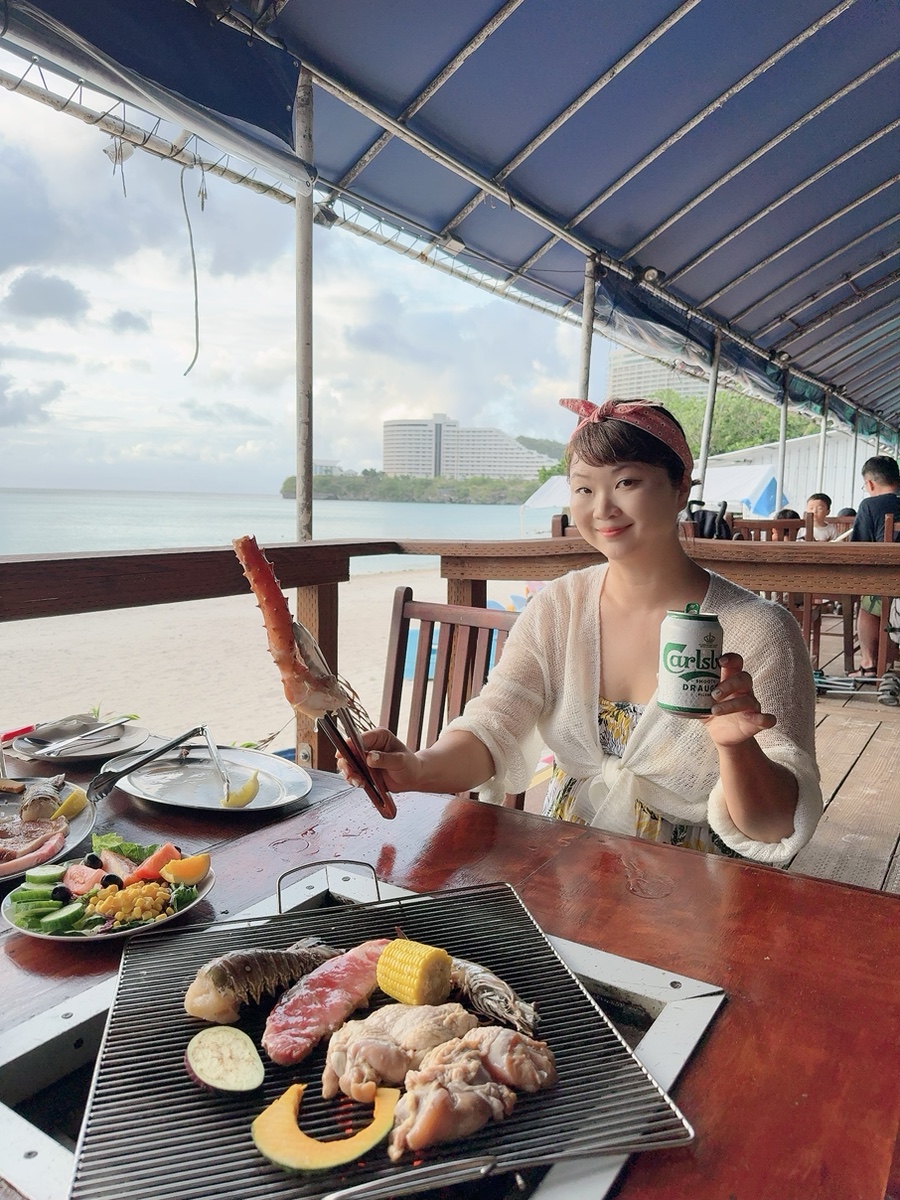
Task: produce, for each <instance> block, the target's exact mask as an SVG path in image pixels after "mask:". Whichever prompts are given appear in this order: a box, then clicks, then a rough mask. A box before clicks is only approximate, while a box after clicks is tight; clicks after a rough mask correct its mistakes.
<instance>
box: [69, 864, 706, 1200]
mask: <svg viewBox="0 0 900 1200" xmlns="http://www.w3.org/2000/svg"><path fill="white" fill-rule="evenodd" d="M393 890H394V891H396V889H393ZM279 895H280V891H279ZM397 928H400V929H402V931H403V933H404V934H406V935H407V936H409V937H412V938H415V939H417V940H420V941H425V942H430V943H433V944H437V945H443V946H445V947H446V948H447V949H448V950H449V951H450V952H451V953H452V954H454V955H456V956H458V957H464V958H468V959H471V960H474V961H476V962H482V963H484V964H485V965H487V966H489V967H490V968H491V969H492V970H494V971H495V972H496V973H497V974H499V975H501V976H502V977H503V978H504V979H506V980H507V982H509V983H510V984H511V985H512V986H513V987H514V988H515V989H516V991H518V992H519V994H520V995H521V996H522V997H523V998H524V999H527V1000H529V1001H531V1002H534V1003H536V1004H537V1007H538V1011H539V1013H540V1016H541V1023H540V1026H539V1029H538V1031H537V1032H538V1036H540V1037H542V1038H544V1039H546V1040H547V1041H548V1042H549V1044H550V1046H551V1048H552V1049H553V1051H554V1053H555V1055H556V1059H557V1068H558V1071H559V1082H558V1084H557V1086H556V1087H555V1088H553V1089H552V1090H550V1091H546V1092H539V1093H537V1094H535V1095H531V1096H529V1095H520V1096H519V1099H518V1102H517V1104H516V1107H515V1109H514V1110H513V1113H512V1114H511V1116H510V1117H509V1118H507V1119H506V1120H505V1121H503V1122H501V1123H491V1124H489V1125H488V1126H487V1127H485V1129H483V1130H481V1131H480V1132H479V1133H477V1134H475V1135H473V1136H470V1137H468V1138H466V1139H463V1140H460V1141H456V1142H452V1143H448V1144H446V1145H442V1146H436V1147H434V1148H432V1149H430V1150H428V1151H426V1152H422V1153H420V1154H418V1155H416V1156H415V1157H414V1158H413V1157H412V1156H408V1158H407V1160H405V1161H404V1162H402V1163H400V1164H392V1163H390V1161H389V1160H388V1159H387V1156H386V1153H385V1148H384V1145H383V1144H382V1145H381V1146H379V1147H377V1148H376V1149H375V1150H374V1151H372V1152H370V1153H369V1154H367V1155H366V1156H364V1157H363V1158H362V1159H361V1160H359V1161H358V1162H355V1163H353V1164H349V1165H348V1166H346V1167H344V1168H340V1169H338V1170H335V1171H330V1172H321V1173H315V1174H307V1175H288V1174H286V1173H285V1172H283V1171H282V1170H280V1169H279V1168H278V1167H275V1166H274V1165H272V1164H270V1163H269V1162H267V1161H266V1160H265V1159H263V1158H262V1156H261V1155H259V1153H258V1152H257V1151H256V1149H255V1147H254V1145H253V1142H252V1139H251V1137H250V1122H251V1121H252V1119H253V1117H254V1116H256V1115H257V1113H259V1112H260V1111H261V1110H262V1108H263V1107H265V1105H266V1104H268V1103H269V1102H270V1101H272V1100H273V1099H275V1098H276V1097H277V1096H278V1095H280V1094H281V1092H282V1091H283V1090H284V1089H285V1088H286V1087H287V1086H288V1084H289V1083H291V1082H295V1081H298V1080H302V1081H304V1082H307V1083H308V1084H309V1086H308V1087H307V1091H306V1093H305V1095H304V1099H303V1105H302V1108H301V1124H302V1127H303V1129H304V1130H305V1131H306V1132H307V1133H309V1134H310V1135H311V1136H313V1137H320V1138H329V1137H337V1136H341V1135H342V1134H346V1133H348V1132H351V1131H352V1130H353V1129H355V1128H358V1127H360V1126H362V1125H364V1124H366V1123H367V1121H368V1119H369V1110H368V1109H363V1108H361V1107H360V1106H358V1105H354V1104H353V1103H352V1102H350V1101H346V1102H336V1101H328V1102H327V1103H326V1102H324V1101H323V1100H322V1099H321V1095H320V1090H319V1079H320V1077H321V1070H322V1065H323V1062H324V1045H323V1046H321V1047H319V1048H318V1049H317V1050H316V1051H315V1052H314V1053H313V1054H312V1055H310V1057H309V1058H308V1059H306V1060H304V1062H302V1063H300V1064H298V1065H297V1066H296V1067H292V1068H282V1067H277V1066H276V1065H275V1064H271V1063H268V1064H267V1067H266V1080H265V1083H264V1085H263V1088H262V1089H261V1091H260V1092H257V1093H251V1094H249V1095H242V1096H228V1097H224V1096H219V1095H209V1094H206V1093H204V1092H202V1091H201V1090H200V1089H198V1088H197V1087H196V1086H195V1085H194V1084H193V1083H191V1081H190V1080H189V1079H188V1077H187V1075H186V1074H185V1072H184V1071H183V1069H182V1065H181V1060H182V1055H183V1052H184V1048H185V1046H186V1045H187V1042H188V1040H189V1039H190V1037H191V1036H192V1034H193V1033H194V1032H196V1030H197V1029H198V1028H199V1027H200V1023H199V1022H197V1021H195V1020H193V1019H192V1018H190V1017H188V1016H187V1014H186V1013H185V1012H184V1009H183V996H184V992H185V989H186V987H187V985H188V983H189V982H190V980H191V979H192V978H193V976H194V974H195V972H196V971H197V970H198V969H199V967H200V966H202V965H203V963H205V962H207V961H208V960H209V959H210V958H213V957H215V956H217V955H219V954H223V953H226V952H227V951H229V950H234V949H239V948H244V947H249V946H270V947H286V946H288V945H290V944H291V943H292V942H294V941H296V940H297V939H298V938H300V937H303V936H307V935H310V934H313V935H318V936H320V937H322V938H323V940H325V941H327V942H329V943H330V944H333V945H337V946H344V947H349V946H352V945H356V944H357V943H359V942H362V941H366V940H368V939H369V938H374V937H380V936H393V935H394V933H395V932H396V930H397ZM379 996H380V993H378V992H376V994H375V997H373V1003H377V1000H376V997H379ZM719 996H721V993H719ZM264 1020H265V1013H264V1011H263V1010H260V1009H258V1008H256V1007H254V1006H250V1007H248V1008H246V1009H245V1010H244V1011H243V1012H242V1017H241V1021H240V1026H241V1028H244V1029H245V1030H246V1031H247V1032H248V1033H249V1034H250V1035H251V1036H252V1037H253V1038H254V1040H256V1041H257V1042H258V1041H259V1037H260V1035H261V1032H262V1028H263V1025H264ZM692 1136H693V1131H692V1130H691V1128H690V1126H689V1124H688V1123H687V1121H686V1120H685V1119H684V1117H683V1116H682V1115H681V1113H680V1112H679V1111H678V1109H677V1108H676V1107H675V1105H674V1104H673V1102H672V1101H671V1100H670V1099H669V1097H668V1096H667V1095H666V1094H665V1093H664V1092H663V1091H662V1089H661V1088H660V1087H659V1085H658V1084H657V1083H656V1082H655V1081H654V1080H653V1079H652V1078H651V1077H650V1075H649V1074H648V1073H647V1071H646V1070H645V1069H644V1067H643V1066H642V1065H641V1064H640V1062H639V1061H638V1060H637V1058H636V1057H635V1056H634V1055H633V1054H632V1052H631V1051H630V1049H629V1048H628V1046H627V1044H626V1043H625V1041H624V1040H623V1038H622V1037H621V1036H620V1034H619V1033H618V1032H617V1031H616V1029H615V1027H614V1026H613V1025H612V1023H611V1022H610V1021H609V1020H608V1018H607V1017H606V1016H605V1015H604V1013H603V1011H602V1010H601V1009H600V1007H599V1006H598V1004H597V1003H596V1002H595V1000H594V999H593V998H592V997H591V995H589V993H588V991H587V990H586V989H585V988H584V987H583V986H582V984H581V983H580V982H579V980H578V979H577V978H576V976H575V975H574V974H573V973H572V971H570V969H569V968H568V967H567V966H566V965H565V963H564V962H563V960H562V959H561V958H560V956H559V955H558V954H557V952H556V951H555V949H554V948H553V946H552V945H551V943H550V941H549V940H548V939H547V938H546V937H545V935H544V934H543V933H542V931H541V930H540V929H539V928H538V926H537V925H536V923H535V922H534V920H533V919H532V917H531V916H530V914H529V913H528V911H527V910H526V909H525V907H524V906H523V904H522V903H521V901H520V900H519V898H518V896H517V895H516V893H515V892H514V891H513V890H512V889H511V888H510V887H508V886H507V885H504V884H495V885H488V886H479V887H473V888H465V889H459V890H456V891H452V892H441V893H434V894H428V895H415V894H405V895H401V896H400V897H398V898H391V899H380V900H375V901H372V902H369V903H362V904H350V905H347V904H343V905H329V906H327V907H324V908H317V909H315V910H313V911H303V910H301V911H291V912H287V913H282V914H276V915H273V916H269V917H263V918H259V919H251V920H246V919H244V920H240V921H231V922H225V923H217V924H215V925H209V926H194V927H191V928H189V929H177V928H174V929H172V930H171V931H166V930H160V932H159V933H158V934H153V935H145V936H143V937H141V938H135V939H133V940H132V941H131V942H129V944H128V947H127V950H126V953H125V955H124V957H123V961H122V967H121V971H120V976H119V983H118V989H117V993H116V997H115V1001H114V1003H113V1005H112V1008H111V1011H110V1016H109V1020H108V1023H107V1029H106V1033H105V1036H104V1041H103V1045H102V1047H101V1053H100V1058H99V1062H98V1066H97V1070H96V1073H95V1077H94V1083H93V1087H92V1092H91V1096H90V1099H89V1103H88V1111H87V1114H86V1117H85V1122H84V1125H83V1128H82V1134H81V1138H80V1141H79V1145H78V1149H77V1151H76V1167H75V1172H74V1178H73V1182H72V1190H71V1193H70V1194H71V1197H72V1200H107V1198H108V1200H159V1197H160V1196H162V1195H171V1196H176V1197H178V1200H207V1198H209V1197H216V1198H217V1200H232V1198H233V1200H250V1198H252V1197H256V1196H259V1197H263V1196H264V1197H266V1198H267V1200H268V1198H270V1197H271V1198H272V1200H280V1198H285V1200H288V1198H290V1200H294V1198H301V1197H303V1198H306V1197H309V1198H313V1197H315V1198H323V1197H326V1196H329V1197H331V1196H336V1195H339V1194H341V1193H343V1192H346V1194H347V1195H352V1196H354V1197H360V1198H362V1197H365V1198H367V1200H369V1198H371V1200H376V1198H379V1197H389V1196H394V1195H400V1194H405V1193H410V1192H420V1191H425V1190H427V1189H431V1188H435V1187H446V1186H447V1185H449V1184H452V1183H455V1182H458V1181H467V1180H469V1181H471V1180H478V1179H482V1178H484V1177H486V1176H488V1175H494V1174H497V1173H504V1172H519V1173H520V1174H524V1176H525V1179H523V1182H525V1183H528V1184H530V1185H534V1184H535V1183H537V1182H538V1181H539V1178H540V1174H541V1172H540V1171H535V1170H533V1168H538V1167H541V1166H544V1165H546V1164H550V1163H555V1162H559V1161H561V1160H567V1159H580V1158H583V1157H584V1156H587V1155H590V1156H594V1155H612V1154H617V1155H619V1154H624V1153H628V1152H633V1151H637V1150H649V1149H653V1148H655V1147H661V1146H671V1145H677V1144H681V1143H684V1142H687V1141H689V1140H690V1138H691V1137H692ZM490 1188H491V1191H490V1194H491V1195H493V1196H498V1195H500V1194H502V1190H503V1189H502V1186H501V1183H500V1181H499V1180H496V1179H493V1180H491V1181H490ZM350 1189H352V1191H351V1190H350ZM520 1194H521V1193H520ZM593 1194H594V1195H597V1194H598V1193H597V1192H596V1191H594V1193H593Z"/></svg>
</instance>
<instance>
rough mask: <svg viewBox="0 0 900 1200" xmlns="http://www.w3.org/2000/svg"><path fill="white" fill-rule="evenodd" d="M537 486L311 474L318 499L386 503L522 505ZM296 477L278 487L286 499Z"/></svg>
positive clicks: (476, 479)
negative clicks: (385, 501)
mask: <svg viewBox="0 0 900 1200" xmlns="http://www.w3.org/2000/svg"><path fill="white" fill-rule="evenodd" d="M536 487H537V484H536V483H535V481H534V480H533V479H487V478H485V477H483V476H473V477H471V478H469V479H445V478H443V477H439V478H437V479H419V478H414V477H412V476H409V475H385V474H384V472H383V471H372V470H366V471H363V472H362V474H361V475H314V476H313V481H312V491H313V497H314V498H315V499H319V500H389V501H394V502H405V503H413V504H524V502H525V501H526V500H527V499H528V497H529V496H530V495H531V493H532V492H533V491H534V490H535V488H536ZM296 491H297V478H296V476H295V475H291V476H290V477H289V478H287V479H286V480H285V481H284V483H283V484H282V485H281V494H282V496H284V497H285V499H291V500H292V499H293V498H294V496H295V495H296Z"/></svg>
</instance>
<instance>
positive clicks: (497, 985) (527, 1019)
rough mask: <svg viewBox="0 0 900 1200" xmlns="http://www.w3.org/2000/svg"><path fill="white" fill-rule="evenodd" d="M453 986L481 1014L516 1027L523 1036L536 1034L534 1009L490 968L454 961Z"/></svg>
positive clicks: (460, 960) (451, 972)
mask: <svg viewBox="0 0 900 1200" xmlns="http://www.w3.org/2000/svg"><path fill="white" fill-rule="evenodd" d="M450 982H451V984H452V986H453V988H454V990H455V991H457V992H458V993H459V994H460V995H461V996H462V997H463V998H464V999H465V1000H468V1002H469V1004H471V1006H472V1008H474V1009H475V1011H476V1012H477V1013H481V1014H482V1016H485V1017H490V1018H491V1019H492V1020H494V1021H501V1022H502V1023H503V1024H504V1025H512V1026H513V1027H514V1028H515V1029H518V1031H519V1033H525V1034H528V1035H531V1034H533V1033H534V1029H535V1026H536V1025H537V1023H538V1014H537V1010H536V1009H535V1007H534V1005H533V1004H528V1003H526V1001H524V1000H522V999H520V998H519V996H518V995H517V994H516V993H515V992H514V991H513V989H512V988H511V987H510V986H509V984H508V983H507V982H506V980H505V979H501V978H500V976H499V975H495V974H494V972H493V971H489V970H488V969H487V967H483V966H482V965H481V964H480V963H475V962H469V960H468V959H466V958H454V959H452V960H451V964H450Z"/></svg>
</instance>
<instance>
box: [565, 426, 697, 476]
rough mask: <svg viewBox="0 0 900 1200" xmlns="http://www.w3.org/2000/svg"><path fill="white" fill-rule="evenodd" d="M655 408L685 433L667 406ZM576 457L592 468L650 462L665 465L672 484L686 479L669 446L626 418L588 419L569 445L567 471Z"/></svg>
mask: <svg viewBox="0 0 900 1200" xmlns="http://www.w3.org/2000/svg"><path fill="white" fill-rule="evenodd" d="M656 411H657V412H659V413H661V414H662V415H663V416H664V417H667V418H668V419H669V420H670V421H671V422H672V425H673V430H672V432H673V433H674V432H675V430H676V429H677V430H678V431H679V432H680V433H681V434H682V436H683V435H684V430H683V429H682V427H681V424H680V423H679V421H678V420H677V419H676V418H675V417H673V416H672V414H671V413H670V412H669V410H668V409H666V408H663V407H662V406H661V405H660V406H658V407H657V408H656ZM573 456H577V457H578V458H580V459H581V461H582V462H586V463H588V464H590V466H592V467H609V466H612V465H613V463H617V462H639V463H647V464H648V466H651V467H662V468H663V470H664V471H665V472H666V474H667V475H668V476H669V479H670V481H671V483H672V486H673V487H676V488H677V487H681V485H682V483H683V482H684V477H685V469H684V463H683V462H682V461H681V459H680V458H679V457H678V455H677V454H676V453H675V451H674V450H673V449H672V448H671V447H670V446H667V445H666V443H665V442H663V441H660V439H659V438H657V437H654V436H653V434H652V433H647V432H646V431H645V430H643V429H638V427H637V426H636V425H630V424H628V422H627V421H617V420H616V418H615V417H608V418H607V419H606V420H604V421H588V422H587V423H586V424H584V425H583V426H582V427H581V429H579V430H578V431H577V432H576V433H574V434H573V435H572V438H571V440H570V441H569V444H568V446H567V447H566V471H567V472H568V471H569V470H570V469H571V465H572V458H573Z"/></svg>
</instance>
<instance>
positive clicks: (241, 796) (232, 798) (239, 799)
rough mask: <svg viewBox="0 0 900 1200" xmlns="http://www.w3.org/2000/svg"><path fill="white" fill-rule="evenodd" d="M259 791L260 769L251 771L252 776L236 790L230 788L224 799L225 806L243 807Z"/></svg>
mask: <svg viewBox="0 0 900 1200" xmlns="http://www.w3.org/2000/svg"><path fill="white" fill-rule="evenodd" d="M258 791H259V771H251V772H250V777H249V778H248V779H247V781H246V782H245V783H242V784H241V786H240V787H239V788H237V790H236V791H233V792H232V791H231V790H230V789H229V792H228V795H227V796H226V797H225V799H224V800H223V801H222V805H223V807H225V808H243V807H244V805H245V804H249V803H250V801H251V800H252V799H253V797H254V796H255V795H256V793H257V792H258Z"/></svg>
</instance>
